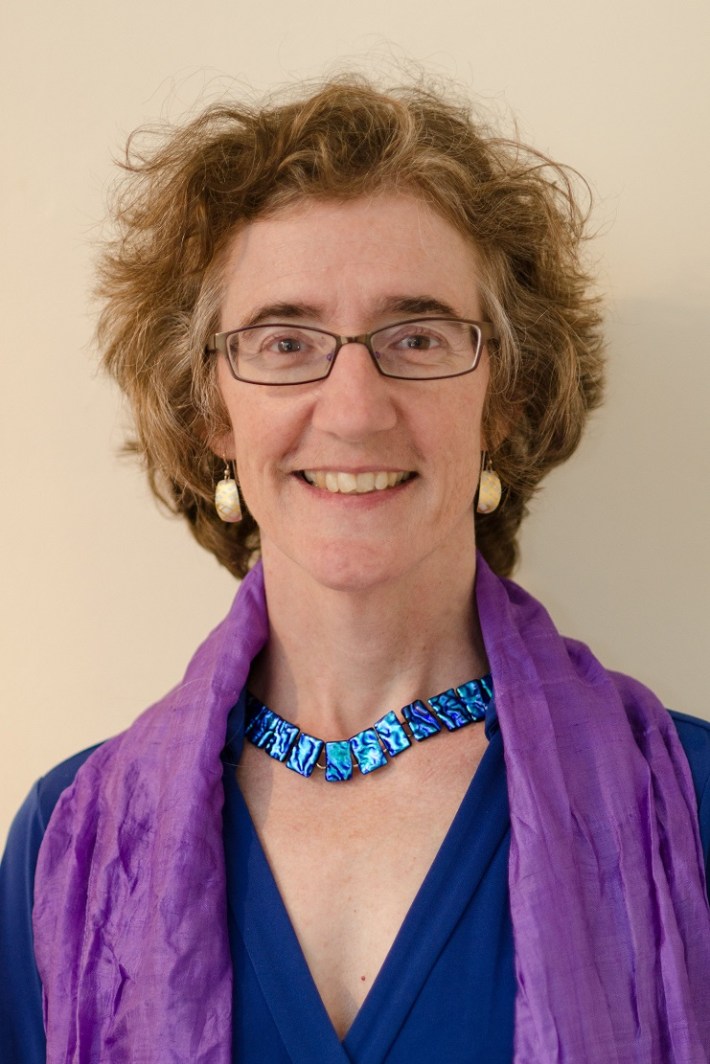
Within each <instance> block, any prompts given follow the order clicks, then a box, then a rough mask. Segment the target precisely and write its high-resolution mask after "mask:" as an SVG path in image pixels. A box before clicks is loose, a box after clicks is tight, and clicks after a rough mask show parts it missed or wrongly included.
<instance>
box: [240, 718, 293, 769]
mask: <svg viewBox="0 0 710 1064" xmlns="http://www.w3.org/2000/svg"><path fill="white" fill-rule="evenodd" d="M252 724H253V727H251V726H250V727H251V730H250V731H249V738H250V739H251V741H252V742H253V743H254V745H255V746H258V747H260V748H261V749H262V750H266V752H267V754H269V755H270V756H271V757H273V758H274V760H275V761H285V760H286V758H287V756H288V752H289V750H290V749H291V746H292V745H293V742H294V740H295V738H296V736H297V735H298V728H297V727H296V725H295V724H289V722H288V721H287V720H284V719H283V717H280V716H279V715H278V713H274V712H273V710H271V709H267V708H266V706H262V708H261V709H260V710H259V712H258V714H257V715H256V717H254V720H253V722H252Z"/></svg>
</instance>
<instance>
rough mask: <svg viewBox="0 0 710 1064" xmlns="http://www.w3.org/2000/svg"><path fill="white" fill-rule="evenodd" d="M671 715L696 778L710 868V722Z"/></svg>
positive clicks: (701, 833)
mask: <svg viewBox="0 0 710 1064" xmlns="http://www.w3.org/2000/svg"><path fill="white" fill-rule="evenodd" d="M670 715H671V718H672V720H673V723H674V724H675V728H676V731H677V732H678V738H679V739H680V741H681V745H682V747H683V750H684V751H685V756H686V757H687V759H688V764H689V766H690V774H691V776H692V777H693V786H694V788H695V797H696V800H697V803H698V820H699V822H700V838H701V841H702V844H703V851H704V853H705V860H706V862H708V863H709V865H710V721H707V720H700V718H699V717H689V716H688V714H687V713H677V712H676V711H675V710H671V711H670Z"/></svg>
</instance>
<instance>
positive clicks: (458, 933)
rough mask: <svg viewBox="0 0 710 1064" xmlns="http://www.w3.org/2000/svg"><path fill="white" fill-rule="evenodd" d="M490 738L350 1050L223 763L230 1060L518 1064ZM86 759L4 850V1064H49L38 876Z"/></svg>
mask: <svg viewBox="0 0 710 1064" xmlns="http://www.w3.org/2000/svg"><path fill="white" fill-rule="evenodd" d="M673 717H674V721H675V724H676V728H677V730H678V733H679V736H680V739H681V742H682V744H683V747H684V749H685V752H686V755H687V756H688V760H689V763H690V767H691V772H692V775H693V780H694V783H695V789H696V795H697V799H698V809H699V819H700V829H701V838H702V842H703V849H704V853H705V860H706V862H708V858H709V855H710V723H708V722H705V721H700V720H695V719H694V718H691V717H686V716H683V715H682V714H673ZM485 728H486V735H487V737H488V740H489V742H488V747H487V749H486V751H485V753H484V756H483V758H482V760H481V762H480V764H479V767H478V769H477V770H476V773H475V775H474V776H473V778H472V780H471V783H470V785H469V788H468V790H467V792H466V795H465V797H464V799H463V801H462V803H461V806H460V808H459V810H458V812H457V814H456V816H455V817H454V820H453V821H452V823H451V825H450V827H449V830H448V832H447V834H446V837H445V838H444V841H443V843H442V845H441V847H440V849H439V852H438V854H437V856H436V857H435V859H434V862H433V864H432V866H431V868H430V869H429V872H428V873H427V876H426V878H425V880H424V882H423V883H422V885H421V887H420V889H419V892H418V893H417V895H416V897H415V899H414V901H413V902H412V905H411V907H410V909H409V911H408V913H407V915H406V917H405V920H404V922H403V924H402V926H401V928H400V930H399V932H398V934H397V936H396V938H395V940H394V942H393V944H392V948H391V949H390V952H389V954H388V955H387V957H386V959H385V962H384V964H383V966H382V968H381V970H380V972H379V973H378V975H377V978H376V979H375V981H374V983H373V985H372V987H371V989H370V992H369V994H368V996H367V998H366V999H365V1001H364V1003H363V1005H362V1008H361V1009H360V1011H359V1013H358V1014H357V1016H356V1018H355V1020H354V1022H353V1024H352V1027H351V1028H350V1030H349V1031H348V1033H347V1036H346V1038H345V1039H344V1041H343V1042H342V1043H341V1041H340V1040H339V1039H338V1036H337V1035H336V1033H335V1030H334V1028H333V1026H332V1024H331V1023H330V1020H329V1018H328V1015H327V1013H326V1011H325V1008H324V1006H323V1002H322V1001H321V998H320V996H319V994H318V991H317V989H316V986H315V983H314V981H313V978H312V977H311V974H310V972H309V970H308V966H307V964H306V961H305V958H304V955H303V952H302V950H301V947H300V944H299V942H298V939H297V937H296V934H295V931H294V929H293V926H292V924H291V921H290V919H289V916H288V913H287V911H286V908H285V906H284V903H283V900H282V898H281V896H280V894H279V891H278V888H277V886H276V882H275V880H274V877H273V875H272V872H271V869H270V867H269V864H268V861H267V859H266V856H265V853H264V850H263V848H262V846H261V843H260V841H259V838H258V835H257V833H256V830H255V828H254V824H253V822H252V820H251V817H250V814H249V811H248V809H247V806H246V803H245V801H244V799H243V797H242V795H241V793H240V791H239V788H238V785H237V780H236V773H235V772H234V769H233V761H234V758H232V757H230V756H229V748H228V749H227V751H226V756H225V772H224V788H225V806H224V844H225V855H226V867H227V901H228V922H229V939H230V947H231V954H232V962H233V966H234V977H235V978H234V1007H233V1020H234V1022H233V1059H234V1060H235V1061H239V1062H240V1064H282V1062H283V1064H287V1062H291V1064H348V1062H350V1064H365V1062H366V1064H379V1062H383V1064H384V1062H386V1064H424V1062H426V1064H430V1062H431V1061H432V1060H441V1061H446V1062H447V1064H459V1062H461V1064H463V1062H468V1064H473V1062H480V1064H503V1062H506V1064H510V1061H511V1060H512V1055H513V1014H514V1000H515V978H514V967H513V937H512V927H511V921H510V912H509V900H508V885H507V862H508V848H509V840H510V823H509V810H508V799H507V792H506V779H505V765H504V760H503V744H502V738H501V734H500V731H499V728H498V723H497V720H496V717H495V709H494V707H493V706H492V705H491V708H490V709H489V712H488V714H487V717H486V724H485ZM240 738H241V737H239V739H238V742H237V746H239V743H240ZM434 741H435V740H434ZM89 753H91V751H85V752H84V753H82V754H78V755H76V756H75V757H74V758H71V759H70V760H69V761H66V762H64V763H63V764H62V765H60V766H58V768H56V769H54V770H53V771H52V772H50V773H49V774H48V775H47V776H45V777H44V778H43V779H42V780H40V781H39V783H38V784H36V785H35V787H34V788H33V790H32V792H31V793H30V796H29V797H28V799H27V801H26V802H25V804H24V805H23V807H22V809H21V810H20V812H19V813H18V816H17V817H16V819H15V822H14V824H13V827H12V829H11V833H10V837H9V839H8V844H7V849H6V852H5V856H4V858H3V862H2V866H1V868H0V1060H2V1061H3V1064H5V1062H7V1064H11V1062H12V1064H14V1062H18V1064H41V1062H43V1061H44V1060H45V1040H44V1030H43V1025H42V1006H41V986H40V981H39V976H38V974H37V970H36V966H35V962H34V955H33V949H32V925H31V919H32V890H33V882H34V869H35V864H36V859H37V851H38V849H39V845H40V842H41V840H42V836H43V833H44V830H45V827H46V825H47V822H48V820H49V817H50V815H51V812H52V809H53V808H54V805H55V803H56V801H57V799H58V797H59V795H60V794H61V792H62V791H63V790H64V789H65V788H66V787H67V786H69V784H70V783H71V781H72V780H73V778H74V775H75V774H76V772H77V770H78V768H79V766H80V765H81V764H82V763H83V761H84V760H86V757H88V755H89ZM307 785H308V784H307V781H304V786H307ZM343 786H347V784H343ZM551 904H554V899H551ZM333 948H334V949H337V948H338V944H337V942H334V943H333Z"/></svg>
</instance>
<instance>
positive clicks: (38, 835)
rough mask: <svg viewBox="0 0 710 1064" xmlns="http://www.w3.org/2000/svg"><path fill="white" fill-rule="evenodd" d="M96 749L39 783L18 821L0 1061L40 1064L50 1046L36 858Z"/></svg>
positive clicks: (9, 858) (7, 858)
mask: <svg viewBox="0 0 710 1064" xmlns="http://www.w3.org/2000/svg"><path fill="white" fill-rule="evenodd" d="M95 749H96V747H92V748H91V749H89V750H83V751H82V752H81V753H80V754H75V755H74V757H70V758H68V759H67V760H66V761H63V762H62V763H61V764H60V765H57V767H56V768H54V769H52V771H51V772H48V773H47V775H46V776H43V777H42V779H40V780H38V781H37V783H35V785H34V787H33V788H32V790H31V791H30V793H29V795H28V796H27V798H26V800H25V802H24V804H23V805H22V807H21V808H20V810H19V812H18V814H17V816H16V817H15V819H14V821H13V824H12V827H11V828H10V833H9V835H8V839H7V845H6V847H5V853H4V855H3V859H2V863H0V983H1V984H2V986H3V992H2V994H1V995H0V1059H2V1060H22V1061H25V1062H26V1064H40V1062H41V1061H44V1060H45V1054H46V1046H45V1041H44V1027H43V1023H42V989H41V985H40V980H39V975H38V973H37V967H36V964H35V958H34V945H33V934H32V904H33V897H34V879H35V867H36V865H37V855H38V853H39V848H40V845H41V843H42V839H43V837H44V833H45V830H46V828H47V824H48V823H49V819H50V817H51V815H52V811H53V810H54V807H55V805H56V804H57V801H58V799H59V796H60V795H61V794H62V793H63V792H64V791H65V790H66V789H67V787H69V786H70V785H71V784H72V782H73V780H74V777H75V776H76V773H77V772H78V770H79V768H80V767H81V765H83V764H84V762H85V761H86V760H87V758H88V757H89V756H90V754H92V753H93V751H94V750H95Z"/></svg>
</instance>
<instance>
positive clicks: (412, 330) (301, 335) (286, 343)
mask: <svg viewBox="0 0 710 1064" xmlns="http://www.w3.org/2000/svg"><path fill="white" fill-rule="evenodd" d="M495 339H497V337H496V334H495V330H494V327H493V325H491V323H490V322H486V321H467V320H465V319H463V318H413V319H411V320H409V321H399V322H397V323H396V324H395V325H387V326H386V327H385V328H384V329H375V330H374V331H373V332H369V333H362V334H361V335H360V336H338V335H337V334H336V333H331V332H327V331H326V330H325V329H312V328H311V327H310V326H306V325H293V324H286V323H276V324H273V325H272V324H266V325H247V326H245V327H244V328H243V329H232V330H231V331H230V332H222V333H215V334H214V335H212V336H210V338H209V341H208V343H207V346H206V348H205V352H206V354H216V353H220V354H223V355H225V356H226V358H227V361H228V362H229V366H230V369H231V371H232V375H233V376H234V377H236V379H237V380H239V381H246V382H248V383H249V384H276V385H279V384H308V383H310V382H311V381H320V380H324V379H325V378H326V377H327V376H328V374H329V373H330V372H331V370H332V369H333V366H334V365H335V360H336V358H337V357H338V354H339V352H340V349H341V348H342V347H344V346H345V345H346V344H364V345H365V347H366V348H367V350H368V351H369V353H370V358H371V359H372V361H373V363H374V365H375V368H376V369H377V371H378V373H381V374H382V375H383V376H385V377H396V378H397V379H398V380H441V378H443V377H460V376H462V375H463V374H464V373H472V372H473V370H474V369H475V368H476V366H477V365H478V363H479V361H480V358H481V352H482V350H483V345H484V343H486V342H487V341H488V340H495Z"/></svg>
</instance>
